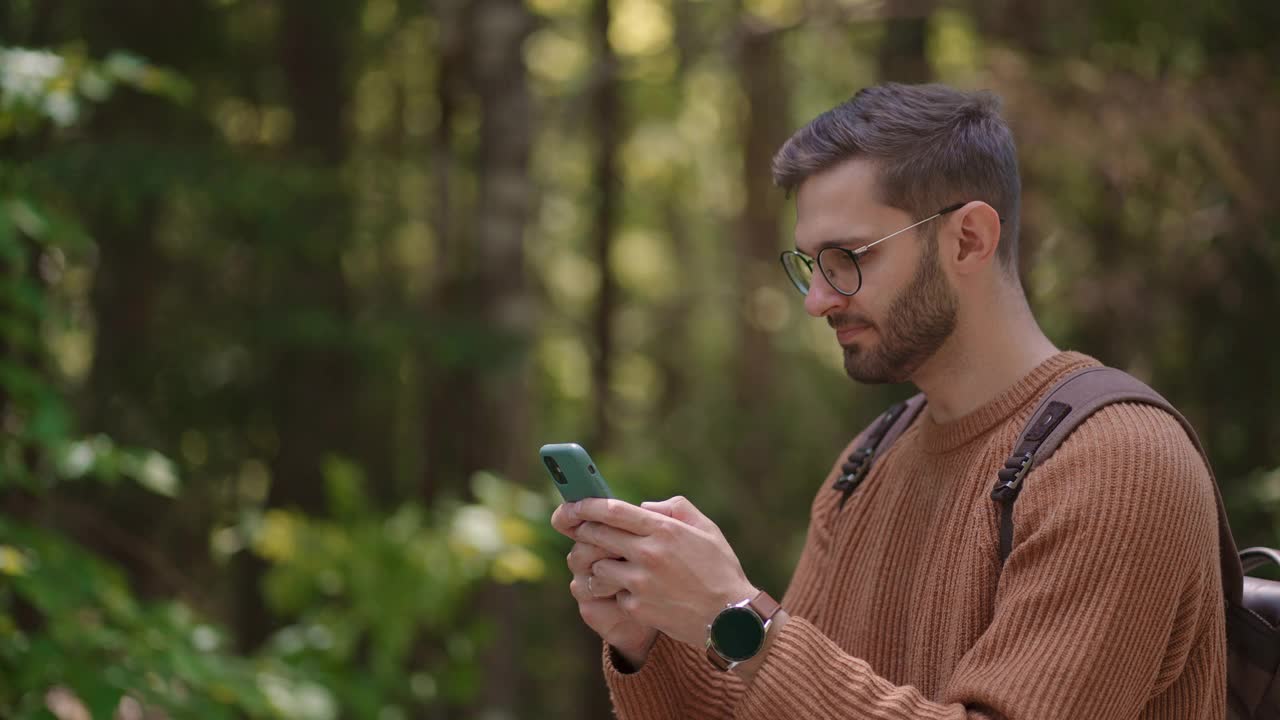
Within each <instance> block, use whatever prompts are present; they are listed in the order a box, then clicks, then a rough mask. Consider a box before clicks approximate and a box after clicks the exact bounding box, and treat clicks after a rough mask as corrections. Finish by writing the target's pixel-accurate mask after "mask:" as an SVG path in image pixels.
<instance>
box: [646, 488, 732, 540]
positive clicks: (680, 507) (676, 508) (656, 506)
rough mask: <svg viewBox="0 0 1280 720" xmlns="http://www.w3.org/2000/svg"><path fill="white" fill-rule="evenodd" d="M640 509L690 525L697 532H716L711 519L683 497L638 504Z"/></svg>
mask: <svg viewBox="0 0 1280 720" xmlns="http://www.w3.org/2000/svg"><path fill="white" fill-rule="evenodd" d="M640 507H642V508H644V509H645V510H651V511H653V512H656V513H661V514H662V515H666V516H667V517H669V518H672V519H675V520H679V521H680V522H682V523H684V524H686V525H692V526H693V527H696V528H698V529H699V530H707V531H710V532H714V531H715V530H716V525H715V523H713V522H711V519H710V518H708V517H707V516H706V515H703V514H702V511H701V510H699V509H698V508H696V507H694V504H693V503H691V502H689V500H688V499H687V498H685V497H684V496H683V495H676V496H675V497H673V498H668V499H666V500H660V501H657V502H654V501H649V502H642V503H640Z"/></svg>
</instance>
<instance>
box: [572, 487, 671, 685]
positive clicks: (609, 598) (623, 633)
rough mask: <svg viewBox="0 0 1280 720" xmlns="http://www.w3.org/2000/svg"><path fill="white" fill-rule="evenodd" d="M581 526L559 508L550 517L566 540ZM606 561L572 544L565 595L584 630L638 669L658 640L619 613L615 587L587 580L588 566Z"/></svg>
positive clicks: (596, 551)
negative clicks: (574, 602) (575, 606)
mask: <svg viewBox="0 0 1280 720" xmlns="http://www.w3.org/2000/svg"><path fill="white" fill-rule="evenodd" d="M581 523H582V521H581V520H578V519H577V518H576V517H571V516H570V515H569V514H568V513H566V512H564V506H563V505H561V506H560V507H559V508H557V509H556V511H555V513H553V514H552V515H551V525H552V527H554V528H555V529H556V530H557V531H559V532H560V533H561V534H563V535H566V536H568V537H569V538H573V537H574V531H575V530H576V529H577V527H578V526H579V525H580V524H581ZM610 557H613V556H612V555H610V554H609V553H607V552H605V551H604V550H601V549H600V548H598V547H596V546H595V545H588V544H587V543H582V542H575V543H574V544H573V548H572V549H571V550H570V551H569V555H568V556H567V557H566V558H565V562H566V563H567V564H568V566H569V572H571V573H573V579H572V580H571V581H569V594H570V595H572V596H573V599H574V600H577V601H578V614H579V615H581V616H582V620H583V622H585V623H586V624H587V627H589V628H591V629H592V630H594V631H595V633H596V634H597V635H599V636H600V637H601V638H602V639H604V641H605V642H607V643H609V644H610V645H612V646H613V647H614V648H615V649H616V650H617V651H618V652H619V653H621V654H622V656H623V657H624V658H626V659H627V662H629V663H631V667H632V668H633V669H639V668H640V666H641V665H643V664H644V661H645V658H647V657H648V655H649V650H650V649H651V648H652V647H653V643H654V641H655V640H657V639H658V631H657V630H655V629H653V628H651V627H645V626H644V625H641V624H640V623H638V622H636V621H634V620H632V619H631V618H629V617H627V615H626V613H624V612H622V610H621V609H620V608H619V607H618V601H617V600H616V599H615V597H614V595H615V594H616V593H617V592H618V589H619V588H618V587H617V586H616V585H612V584H611V583H609V582H606V581H604V580H602V579H600V578H598V577H597V578H592V577H591V566H592V564H594V563H595V562H596V561H597V560H603V559H605V558H610Z"/></svg>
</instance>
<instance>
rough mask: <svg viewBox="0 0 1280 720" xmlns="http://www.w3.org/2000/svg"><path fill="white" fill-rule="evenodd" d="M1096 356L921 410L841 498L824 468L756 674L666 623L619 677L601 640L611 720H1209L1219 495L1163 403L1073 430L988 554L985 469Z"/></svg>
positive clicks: (1057, 363) (1216, 673) (993, 511)
mask: <svg viewBox="0 0 1280 720" xmlns="http://www.w3.org/2000/svg"><path fill="white" fill-rule="evenodd" d="M1097 364H1098V363H1097V361H1095V360H1093V359H1092V358H1089V357H1087V356H1085V355H1081V354H1079V353H1074V352H1065V353H1060V354H1058V355H1055V356H1054V357H1052V358H1050V359H1049V360H1047V361H1045V362H1044V363H1043V364H1042V365H1040V366H1039V367H1037V368H1036V369H1035V370H1033V371H1032V372H1031V373H1030V374H1029V375H1027V376H1026V377H1025V378H1023V379H1022V380H1020V381H1019V382H1017V383H1016V384H1015V385H1014V386H1013V387H1011V388H1009V389H1008V390H1006V391H1005V392H1003V393H1001V394H1000V395H999V396H998V397H996V398H995V399H993V400H991V401H990V402H989V403H987V404H986V405H984V406H983V407H981V408H979V409H978V410H975V411H974V412H972V413H970V414H969V415H967V416H965V417H963V418H960V419H958V420H956V421H954V422H950V423H946V424H942V425H939V424H937V423H935V422H933V421H932V419H931V418H930V416H929V413H928V410H927V408H926V410H925V411H924V412H922V413H921V415H920V417H919V418H917V419H916V421H915V423H914V424H913V425H912V427H911V428H909V429H908V430H907V432H906V433H904V434H903V436H902V437H901V438H899V440H898V442H897V443H895V444H894V446H893V447H892V448H891V449H890V450H889V451H888V452H887V453H886V454H885V455H884V456H883V457H881V458H880V459H879V460H878V461H877V462H876V464H875V466H874V467H873V469H872V471H871V473H870V474H869V475H868V477H867V479H866V481H865V482H864V483H863V484H862V486H861V487H860V488H859V489H858V490H857V491H856V492H854V494H853V495H851V496H850V498H849V501H848V502H847V503H846V504H845V507H844V508H843V509H840V508H839V507H838V504H837V500H838V498H839V493H838V492H837V491H834V490H831V489H830V485H831V482H832V481H833V480H834V476H835V472H836V469H835V468H833V469H832V474H831V476H829V477H828V478H827V479H826V480H824V481H823V483H822V486H821V487H820V488H819V489H818V494H817V497H816V498H815V499H814V502H813V507H812V514H811V516H810V525H809V532H808V537H807V539H806V542H805V546H804V550H803V552H802V554H801V557H800V561H799V565H798V566H797V568H796V571H795V575H794V577H793V578H792V581H791V585H790V587H789V588H788V589H787V592H786V594H785V596H784V597H783V601H782V604H783V607H785V608H786V609H787V610H788V611H789V612H790V613H791V619H790V620H789V621H788V622H787V623H786V625H784V626H783V628H782V630H781V632H780V633H778V634H777V637H776V638H774V639H773V641H772V645H771V648H770V650H769V652H768V654H767V655H766V657H765V659H764V662H763V663H762V664H761V666H760V668H759V670H758V671H757V673H756V676H755V680H754V682H753V683H752V684H751V685H750V686H749V687H747V686H746V685H744V683H743V682H742V680H741V679H740V678H738V677H737V676H735V675H734V674H733V673H721V672H718V671H716V670H715V669H713V668H712V667H711V665H710V663H708V662H707V660H706V657H705V656H704V653H703V650H702V649H700V648H693V647H689V646H687V645H682V644H680V643H677V642H675V641H673V640H671V639H670V638H668V637H666V636H665V635H660V636H659V638H658V641H657V643H656V644H655V645H654V647H653V650H652V651H651V652H650V654H649V657H648V660H647V661H646V662H645V663H644V665H643V666H642V667H641V668H640V670H639V671H637V672H635V673H630V674H623V673H621V672H619V671H618V670H617V669H616V668H615V667H614V665H613V664H612V662H611V660H610V653H609V652H608V648H607V647H606V652H605V653H604V657H605V676H606V679H607V681H608V684H609V689H610V692H611V694H612V696H613V702H614V707H615V709H616V711H617V714H618V717H619V718H622V719H623V720H639V719H641V718H645V719H654V720H658V719H662V720H666V719H667V718H743V719H763V718H805V719H809V718H818V719H821V718H866V719H868V720H872V719H874V720H890V719H892V720H902V719H905V718H957V719H958V718H1001V717H1003V718H1006V719H1007V720H1052V719H1053V718H1073V719H1074V718H1086V719H1088V720H1108V719H1111V718H1115V719H1117V720H1118V719H1120V718H1126V719H1127V718H1167V719H1173V718H1177V719H1179V720H1182V719H1185V718H1195V719H1197V720H1199V719H1200V718H1206V719H1210V720H1218V719H1221V718H1223V717H1225V708H1226V630H1225V624H1224V617H1223V598H1222V585H1221V580H1220V572H1221V570H1220V567H1219V564H1218V563H1219V559H1218V535H1217V510H1216V505H1215V500H1214V490H1213V486H1212V480H1211V478H1210V476H1209V474H1208V472H1207V471H1206V469H1205V467H1204V464H1203V462H1202V461H1201V459H1200V456H1199V455H1198V453H1197V452H1196V449H1195V447H1194V446H1193V445H1192V444H1191V441H1190V440H1189V439H1188V438H1187V436H1186V434H1185V433H1184V432H1183V430H1182V428H1181V426H1180V425H1179V424H1178V422H1177V421H1176V420H1174V419H1173V418H1172V417H1170V416H1169V415H1167V414H1165V413H1163V412H1161V411H1159V410H1156V409H1154V408H1151V407H1147V406H1144V405H1134V404H1120V405H1111V406H1108V407H1107V408H1105V409H1103V410H1102V411H1100V412H1099V413H1097V414H1096V415H1094V416H1093V417H1092V418H1090V419H1089V420H1087V421H1086V422H1085V423H1084V424H1082V425H1081V426H1080V427H1079V429H1077V430H1076V431H1075V433H1073V434H1072V435H1071V436H1070V437H1069V438H1068V439H1067V441H1066V442H1065V443H1063V445H1062V446H1061V447H1059V448H1058V451H1057V453H1056V454H1055V455H1054V456H1053V457H1052V458H1051V459H1050V460H1049V461H1048V462H1046V463H1044V464H1043V465H1042V466H1040V467H1039V468H1037V469H1036V470H1035V471H1034V472H1033V473H1031V474H1030V475H1028V477H1027V481H1026V485H1025V487H1024V489H1023V491H1022V493H1021V495H1020V497H1019V499H1018V502H1017V504H1016V505H1015V506H1014V507H1015V509H1014V545H1013V551H1012V553H1011V554H1010V556H1009V559H1008V561H1007V563H1006V565H1005V566H1004V568H1003V570H1001V568H1000V563H999V554H998V523H999V518H998V513H997V508H996V505H995V503H994V502H992V500H991V498H990V493H991V488H992V486H993V485H994V482H995V480H994V478H995V474H996V470H997V469H998V468H999V467H1000V466H1001V465H1002V463H1003V462H1004V460H1005V458H1006V457H1007V456H1008V455H1009V452H1010V450H1011V448H1012V447H1013V445H1014V440H1015V438H1016V436H1017V434H1018V432H1019V431H1020V430H1021V429H1022V427H1023V426H1024V425H1025V424H1026V422H1027V420H1028V418H1029V416H1030V414H1031V412H1032V411H1033V410H1034V408H1035V405H1036V402H1037V400H1039V399H1040V398H1041V397H1042V396H1043V395H1044V393H1046V392H1047V391H1048V390H1049V388H1050V387H1051V386H1052V385H1053V383H1054V381H1056V380H1057V379H1059V378H1061V377H1062V376H1064V375H1065V374H1066V373H1069V372H1071V371H1073V370H1076V369H1079V368H1082V367H1086V366H1090V365H1097ZM859 440H860V439H858V438H856V439H855V440H854V442H853V443H850V446H849V448H846V450H845V452H844V453H842V454H841V457H842V458H843V457H844V456H845V455H847V454H848V452H850V451H851V450H852V448H853V447H854V446H855V445H856V444H857V443H858V442H859ZM838 465H839V461H837V466H838ZM779 530H781V528H779Z"/></svg>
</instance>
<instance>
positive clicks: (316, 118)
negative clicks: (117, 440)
mask: <svg viewBox="0 0 1280 720" xmlns="http://www.w3.org/2000/svg"><path fill="white" fill-rule="evenodd" d="M344 7H347V4H345V3H340V2H336V1H335V2H330V3H327V4H326V5H325V6H324V7H317V4H316V3H314V2H310V1H308V0H286V1H285V2H282V3H281V15H280V20H279V25H278V32H279V35H278V38H279V40H278V41H279V53H280V56H279V57H280V65H281V68H282V69H283V71H284V78H285V84H286V87H287V99H288V104H289V108H290V110H291V111H292V113H293V117H294V135H293V137H294V143H295V146H296V148H297V150H298V151H299V155H300V156H301V157H303V158H304V159H306V160H307V161H309V162H310V163H312V164H313V165H314V167H315V172H316V173H317V176H318V177H320V178H322V180H321V181H320V182H318V183H317V185H318V189H309V190H308V191H307V193H306V194H305V195H304V196H302V197H297V198H291V202H294V203H296V207H297V208H299V210H298V212H300V213H303V215H302V216H303V217H306V218H308V220H309V222H310V224H309V229H308V233H307V235H306V237H304V238H300V239H293V238H281V239H280V240H279V242H281V243H285V244H287V245H286V246H287V247H288V253H287V258H288V260H287V262H289V263H291V264H292V267H281V268H277V269H276V270H277V273H276V274H277V276H278V277H279V278H280V279H279V281H278V283H279V289H280V292H279V293H278V294H277V295H276V297H277V298H278V302H277V303H276V307H277V308H283V309H286V310H287V311H288V312H291V313H292V312H298V311H302V312H306V313H308V314H309V315H310V316H311V317H314V318H319V319H320V322H321V323H323V324H325V325H327V326H328V328H329V329H330V331H331V332H330V333H329V337H326V338H321V339H318V340H300V339H294V338H286V339H284V340H281V341H280V342H281V343H282V344H281V345H280V346H279V347H277V348H275V349H274V356H273V358H272V365H273V368H272V377H274V378H276V382H275V388H274V393H273V395H272V397H271V407H272V414H273V416H274V420H275V427H276V428H277V432H278V435H279V449H278V452H277V453H276V455H275V457H274V458H272V460H271V465H270V467H271V485H270V489H269V491H268V494H267V506H268V507H273V508H292V509H296V510H301V511H303V512H307V513H311V514H320V513H323V512H324V509H325V504H326V503H325V483H324V477H323V474H322V467H323V462H324V458H325V456H326V455H327V454H329V453H337V454H341V455H344V456H347V457H352V455H353V453H352V452H351V450H352V448H353V447H358V445H357V444H356V443H355V442H354V440H353V435H354V434H355V432H356V429H355V428H354V423H353V419H354V418H357V417H358V413H359V405H358V403H357V383H358V377H357V371H356V366H355V361H354V358H353V357H352V351H351V349H350V344H349V341H348V339H347V333H348V331H349V328H350V327H351V324H350V321H349V317H350V313H349V308H348V304H349V303H348V301H349V299H348V290H347V285H346V280H345V278H344V276H343V274H342V267H341V257H342V250H343V247H344V245H345V243H346V242H347V240H348V238H349V236H350V232H351V218H352V214H351V207H350V197H349V195H348V193H347V191H346V189H345V188H344V187H343V186H342V183H341V182H340V180H339V178H340V177H341V171H342V165H343V163H344V162H345V160H346V157H347V136H346V133H345V132H344V118H345V115H346V111H347V104H348V99H349V90H348V88H349V82H348V78H347V76H346V72H345V71H346V67H347V59H348V56H349V52H348V49H347V47H346V44H345V43H346V41H347V33H348V29H349V27H350V23H351V21H352V20H353V19H354V18H353V16H352V11H351V10H350V8H348V9H346V10H343V9H342V8H344ZM335 13H336V14H337V15H336V16H335ZM282 321H283V322H285V323H288V324H289V326H290V327H291V328H292V327H293V326H294V324H295V323H296V322H297V319H296V318H295V317H294V316H292V315H285V316H284V317H283V318H282ZM355 459H357V460H358V458H355ZM239 561H240V578H241V584H240V597H239V606H238V613H237V615H238V622H237V630H238V639H239V642H240V645H241V647H243V648H246V649H248V648H255V647H257V646H258V645H260V644H261V643H262V642H263V641H264V640H266V639H267V637H268V636H269V635H270V633H271V632H273V631H274V630H275V629H276V628H277V627H278V626H279V624H280V619H279V618H275V617H273V616H272V614H271V613H270V612H269V610H268V609H267V608H266V606H265V605H264V604H263V603H264V601H263V597H262V593H261V588H260V584H261V579H262V573H263V572H264V570H265V567H264V565H263V564H262V562H261V561H260V560H258V559H257V558H256V557H253V556H252V555H251V554H249V553H243V554H242V555H241V556H240V558H239Z"/></svg>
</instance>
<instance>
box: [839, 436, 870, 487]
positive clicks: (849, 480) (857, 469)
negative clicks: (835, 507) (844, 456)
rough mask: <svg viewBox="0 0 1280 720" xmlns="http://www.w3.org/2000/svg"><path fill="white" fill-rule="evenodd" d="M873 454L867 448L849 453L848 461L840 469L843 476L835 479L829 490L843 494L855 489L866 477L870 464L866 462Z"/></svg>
mask: <svg viewBox="0 0 1280 720" xmlns="http://www.w3.org/2000/svg"><path fill="white" fill-rule="evenodd" d="M874 454H875V451H874V450H873V449H871V448H869V447H863V448H858V449H857V450H854V451H853V452H852V453H850V454H849V459H848V461H847V462H845V464H844V465H843V466H841V468H840V469H841V470H843V471H844V474H843V475H841V476H840V477H839V478H837V479H836V481H835V483H833V484H832V485H831V488H832V489H833V490H840V491H844V492H848V491H852V490H853V489H855V488H857V487H858V485H860V484H862V480H863V478H865V477H866V476H867V471H868V470H869V469H870V468H871V463H870V462H868V461H869V460H870V459H871V456H872V455H874Z"/></svg>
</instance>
